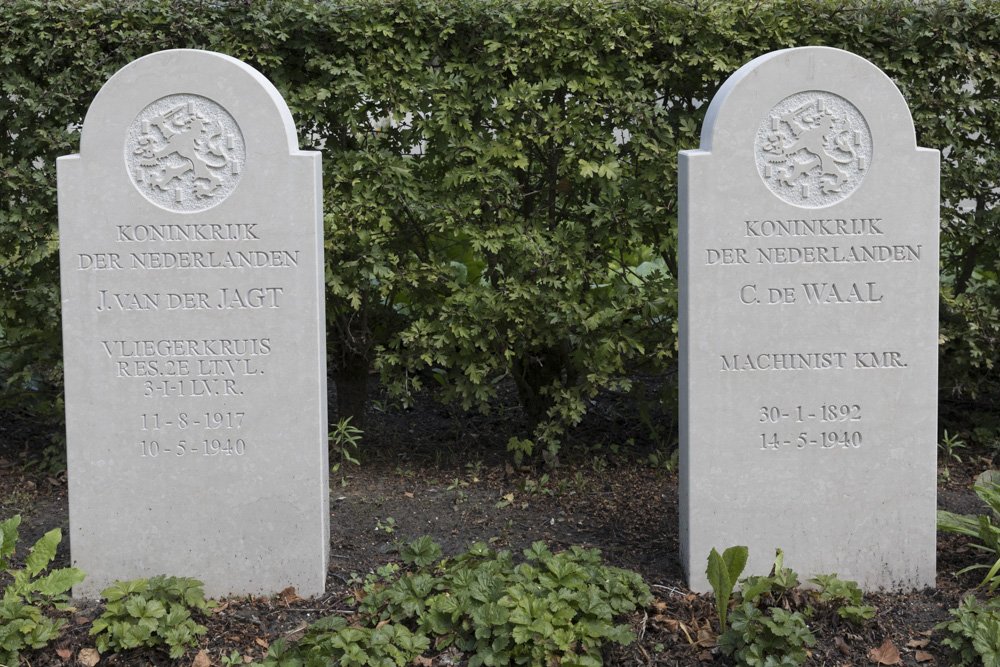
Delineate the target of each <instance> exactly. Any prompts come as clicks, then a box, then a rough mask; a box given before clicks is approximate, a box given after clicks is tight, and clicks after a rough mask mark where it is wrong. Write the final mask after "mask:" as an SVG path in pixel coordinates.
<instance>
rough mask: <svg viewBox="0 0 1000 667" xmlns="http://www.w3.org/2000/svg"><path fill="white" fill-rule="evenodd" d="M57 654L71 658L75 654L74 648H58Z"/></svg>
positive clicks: (64, 658) (64, 657)
mask: <svg viewBox="0 0 1000 667" xmlns="http://www.w3.org/2000/svg"><path fill="white" fill-rule="evenodd" d="M56 654H58V656H59V657H60V658H62V659H63V660H69V659H70V657H72V655H73V649H71V648H57V649H56Z"/></svg>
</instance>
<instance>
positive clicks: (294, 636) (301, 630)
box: [285, 621, 309, 642]
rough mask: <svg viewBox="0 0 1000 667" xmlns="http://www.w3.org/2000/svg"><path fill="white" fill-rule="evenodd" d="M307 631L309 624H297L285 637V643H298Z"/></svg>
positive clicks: (303, 622)
mask: <svg viewBox="0 0 1000 667" xmlns="http://www.w3.org/2000/svg"><path fill="white" fill-rule="evenodd" d="M308 629H309V624H308V623H306V622H305V621H302V622H301V623H299V625H298V627H296V628H295V629H294V630H292V631H291V632H289V633H287V634H286V635H285V641H290V642H297V641H299V640H300V639H302V636H303V635H304V634H305V633H306V630H308Z"/></svg>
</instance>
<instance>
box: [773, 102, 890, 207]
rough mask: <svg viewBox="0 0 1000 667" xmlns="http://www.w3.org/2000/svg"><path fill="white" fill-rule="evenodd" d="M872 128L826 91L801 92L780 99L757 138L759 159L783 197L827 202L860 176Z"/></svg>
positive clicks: (844, 192) (852, 186)
mask: <svg viewBox="0 0 1000 667" xmlns="http://www.w3.org/2000/svg"><path fill="white" fill-rule="evenodd" d="M870 157H871V133H870V130H869V128H868V125H867V123H866V122H865V120H864V118H863V117H862V116H861V114H860V112H858V110H857V109H856V108H855V107H854V106H853V105H852V104H851V103H850V102H848V101H847V100H845V99H843V98H841V97H839V96H836V95H833V94H830V93H820V92H812V93H799V94H797V95H794V96H792V97H790V98H786V99H785V100H783V101H782V102H781V103H780V104H778V105H777V106H776V107H775V108H774V109H773V110H772V111H771V113H770V114H769V116H768V117H767V118H766V119H765V121H764V123H763V125H762V126H761V130H760V132H759V133H758V139H757V162H758V165H759V166H760V167H761V175H762V176H763V177H764V180H765V181H766V182H767V185H768V187H769V188H770V189H771V190H772V191H773V192H775V194H778V195H779V196H780V197H781V198H782V199H785V200H786V201H789V202H791V203H796V204H800V205H804V206H817V205H819V206H825V205H827V204H830V203H833V202H834V201H837V200H839V199H843V198H844V197H846V196H847V195H849V194H850V192H851V191H853V190H854V189H855V188H856V187H857V185H858V184H859V183H860V182H861V180H862V179H863V178H864V174H865V172H866V170H867V165H868V163H869V161H870Z"/></svg>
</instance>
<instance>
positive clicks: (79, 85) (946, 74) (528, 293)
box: [0, 0, 1000, 449]
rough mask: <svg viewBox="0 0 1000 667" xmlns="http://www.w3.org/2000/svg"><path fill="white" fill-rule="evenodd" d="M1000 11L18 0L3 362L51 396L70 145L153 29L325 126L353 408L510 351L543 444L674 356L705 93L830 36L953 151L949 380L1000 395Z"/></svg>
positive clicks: (1, 162) (498, 359)
mask: <svg viewBox="0 0 1000 667" xmlns="http://www.w3.org/2000/svg"><path fill="white" fill-rule="evenodd" d="M998 31H1000V3H998V2H991V1H987V2H971V1H970V2H959V1H943V2H934V3H919V4H918V3H911V2H875V3H872V2H868V1H867V0H825V1H822V0H820V1H812V0H810V1H804V0H790V1H788V2H770V1H761V2H756V3H747V2H711V1H706V2H695V1H688V2H685V1H682V0H623V1H622V2H615V3H604V2H593V0H525V1H523V2H505V1H500V0H469V1H465V0H453V1H451V0H444V1H439V2H425V1H421V0H393V1H391V2H372V1H362V2H351V3H347V2H341V3H334V2H317V1H311V0H282V1H281V2H278V1H271V0H216V1H210V0H174V1H173V2H170V3H164V2H152V1H142V0H96V1H70V0H51V1H48V0H6V1H5V2H4V6H3V11H2V12H0V64H2V73H0V80H2V86H3V93H2V95H0V173H2V178H0V201H2V202H3V206H2V207H0V389H3V391H4V397H5V398H6V399H7V400H8V401H16V400H21V399H30V400H31V401H33V407H34V408H35V409H51V410H53V412H55V413H57V414H58V413H59V412H60V407H61V406H60V402H59V395H60V358H61V338H60V327H59V284H58V281H59V278H58V261H57V253H58V231H57V212H56V186H55V159H56V157H58V156H60V155H66V154H71V153H75V152H77V150H78V146H79V128H80V124H81V122H82V120H83V117H84V115H85V113H86V111H87V108H88V106H89V104H90V102H91V100H92V99H93V97H94V95H95V94H96V92H97V91H98V89H99V88H100V86H101V85H102V84H103V83H104V82H105V81H107V79H108V78H110V77H111V75H113V74H114V73H115V72H116V71H117V70H118V69H120V68H121V67H123V66H124V65H125V64H127V63H128V62H130V61H131V60H133V59H135V58H138V57H140V56H142V55H145V54H147V53H151V52H153V51H157V50H162V49H169V48H197V49H210V50H214V51H219V52H222V53H227V54H229V55H232V56H234V57H236V58H239V59H241V60H243V61H245V62H247V63H248V64H250V65H252V66H253V67H255V68H257V69H259V70H260V71H261V72H262V73H263V74H264V75H265V76H267V77H268V78H269V79H270V80H271V81H272V82H274V84H275V85H276V86H277V88H278V89H279V90H280V92H281V93H282V95H283V96H284V97H285V99H286V101H287V102H288V104H289V107H290V108H291V110H292V113H293V115H294V117H295V119H296V122H297V125H298V128H299V136H300V141H301V143H302V145H303V148H314V149H317V150H322V151H323V153H324V157H323V168H324V187H325V192H324V200H325V212H326V253H327V255H326V257H327V267H326V279H327V287H328V313H327V317H328V325H329V326H328V330H329V336H330V353H331V359H330V361H331V368H332V370H333V372H334V375H335V378H336V380H337V382H338V389H340V392H339V393H340V395H341V406H340V407H341V410H342V412H344V413H347V414H350V413H352V412H354V413H356V412H357V408H358V406H359V405H361V404H363V401H364V393H363V391H361V390H360V386H361V382H362V380H363V378H364V377H366V376H367V372H368V369H369V366H370V365H371V364H374V365H375V367H376V368H378V369H379V370H380V371H381V372H382V374H383V379H384V380H385V381H386V383H387V384H388V385H389V386H390V387H391V388H392V389H393V390H395V391H396V392H397V393H399V394H401V395H403V396H405V395H406V394H407V392H408V391H411V390H412V389H414V388H416V387H419V386H420V385H421V383H423V382H426V381H427V379H428V378H435V379H437V380H438V381H439V382H440V384H441V387H442V389H443V392H444V396H445V398H447V399H449V400H454V401H457V402H459V403H460V404H461V405H463V406H465V407H470V408H471V407H478V408H484V407H486V406H487V405H488V404H489V402H490V400H491V399H492V397H493V396H494V395H495V391H496V383H495V381H496V380H497V379H498V378H502V377H504V376H511V377H513V378H514V380H515V382H516V384H517V386H518V391H519V394H520V396H521V399H522V402H523V403H524V404H525V406H526V407H527V408H528V409H527V413H528V416H529V418H530V420H531V423H532V425H533V427H534V436H533V437H534V440H535V442H536V443H541V444H547V445H550V446H552V445H553V444H554V443H556V442H557V441H558V439H559V437H560V432H561V431H562V429H563V428H564V427H565V426H566V425H567V424H572V423H574V422H575V421H577V420H578V419H579V418H580V417H581V415H582V414H583V413H584V412H585V410H586V407H587V405H588V402H589V401H588V399H590V398H592V397H593V396H594V395H595V394H596V393H597V392H598V391H601V390H604V389H615V390H622V391H627V390H629V389H630V380H629V378H630V377H636V376H637V374H638V375H639V376H642V375H643V374H646V375H653V376H657V375H662V374H664V373H668V372H669V371H670V368H671V365H672V359H673V355H674V350H675V343H676V333H675V329H674V318H675V315H676V279H675V276H676V270H675V266H676V262H675V239H676V220H677V195H676V164H677V151H679V150H684V149H689V148H693V147H696V146H697V144H698V139H699V132H700V128H701V122H702V118H703V116H704V113H705V110H706V108H707V102H708V101H709V100H710V99H711V97H712V96H713V95H714V94H715V92H716V91H717V90H718V88H719V86H720V85H721V84H722V82H723V81H724V80H725V79H726V78H727V77H728V76H729V75H730V74H731V73H732V72H734V71H735V70H736V69H737V68H738V67H740V66H741V65H743V64H744V63H746V62H748V61H749V60H751V59H753V58H754V57H756V56H758V55H760V54H762V53H765V52H768V51H771V50H774V49H780V48H785V47H792V46H802V45H813V44H818V45H826V46H833V47H838V48H842V49H847V50H850V51H853V52H855V53H857V54H859V55H861V56H863V57H865V58H867V59H869V60H870V61H872V62H873V63H875V64H876V65H878V66H879V67H881V68H882V69H883V70H884V71H885V72H886V73H887V74H888V75H889V76H890V77H892V78H893V80H894V81H895V82H896V83H897V85H898V86H899V87H900V89H901V90H902V92H903V94H904V96H905V97H906V99H907V101H908V102H909V104H910V107H911V110H912V113H913V118H914V121H915V123H916V127H917V135H918V136H917V141H918V144H919V145H921V146H928V147H932V148H938V149H941V150H942V151H943V154H942V183H941V186H942V187H941V190H942V204H941V229H942V292H941V302H942V335H941V341H942V345H941V359H942V368H941V374H940V376H941V384H942V396H952V397H955V398H956V399H958V400H974V401H977V404H976V405H978V406H979V407H983V406H989V405H995V403H996V402H997V401H996V399H997V396H998V395H1000V390H998V388H997V383H996V380H995V379H993V377H992V375H994V374H993V373H991V371H992V369H993V366H994V364H995V363H996V361H997V358H998V355H1000V345H998V344H997V339H998V336H1000V288H998V285H997V271H998V264H1000V234H998V233H997V231H998V230H997V208H996V203H997V197H998V193H997V191H996V175H997V174H1000V164H998V163H1000V156H998V150H997V146H996V140H997V138H998V137H1000V128H998V127H997V125H998V124H1000V108H998V107H1000V63H998V54H1000V35H998ZM98 187H99V185H98ZM355 423H356V422H355ZM521 446H522V448H523V449H530V447H531V444H530V443H529V444H527V445H524V444H523V442H522V444H521Z"/></svg>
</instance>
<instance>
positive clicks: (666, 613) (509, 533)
mask: <svg viewBox="0 0 1000 667" xmlns="http://www.w3.org/2000/svg"><path fill="white" fill-rule="evenodd" d="M376 392H377V390H376ZM376 398H378V399H380V400H377V401H375V402H374V403H373V405H374V406H375V407H376V408H378V409H373V410H371V411H370V413H369V414H368V415H367V424H366V427H367V428H366V434H365V435H366V440H365V442H364V444H363V445H362V456H361V461H362V462H361V465H360V466H355V465H353V464H350V463H348V464H346V466H345V467H344V468H343V472H344V475H343V480H342V479H341V475H340V473H339V472H338V473H335V474H334V475H333V477H332V478H331V486H332V496H331V515H332V516H331V527H332V544H331V554H332V558H331V565H330V569H329V575H328V580H327V593H326V594H325V595H324V596H322V597H321V598H319V599H314V600H299V599H289V598H290V597H291V598H293V597H294V596H286V597H285V598H282V597H281V596H278V597H275V598H273V599H265V598H240V599H236V598H233V599H229V600H222V601H220V602H221V603H222V604H221V606H220V608H219V609H217V610H216V611H215V612H214V613H212V614H211V616H210V617H209V618H207V619H201V622H202V623H204V624H205V625H206V626H207V627H208V633H207V634H206V635H205V636H204V637H203V638H202V640H201V642H200V644H199V646H197V647H194V648H192V649H190V650H189V651H188V652H187V653H186V654H185V656H184V657H183V658H181V659H179V660H176V661H173V660H170V659H169V658H168V657H167V655H166V653H164V652H160V651H157V650H135V651H131V652H125V653H121V654H106V655H104V656H102V658H101V661H100V663H99V664H101V665H192V664H198V663H196V662H195V661H196V658H198V654H199V652H204V654H203V656H202V658H200V659H199V662H200V665H199V667H201V665H205V664H216V665H219V664H222V663H221V660H222V657H223V656H229V655H230V654H231V653H232V651H234V650H236V651H238V652H239V653H240V655H241V656H243V658H244V660H247V661H249V660H250V659H253V660H261V659H262V658H263V656H264V654H265V653H266V649H267V646H268V644H269V643H270V642H272V641H274V640H275V639H276V638H279V637H286V636H291V638H293V639H294V638H296V636H297V635H296V632H297V631H298V630H300V629H301V628H302V627H303V623H309V622H312V621H314V620H316V619H317V618H320V617H323V616H326V615H329V614H332V613H350V611H351V607H350V605H349V602H348V601H349V598H350V597H351V595H352V592H351V585H350V584H349V582H350V581H351V575H352V574H353V573H357V574H360V575H364V574H366V573H370V572H373V571H374V570H375V569H376V568H377V567H379V566H381V565H384V564H386V563H387V562H390V561H398V554H397V553H396V546H397V545H398V544H399V543H400V541H401V540H404V539H406V538H416V537H419V536H422V535H430V536H431V537H432V538H433V539H434V540H435V541H436V542H438V543H439V544H441V545H442V547H443V548H444V552H445V554H446V555H454V554H457V553H459V552H461V551H464V550H465V548H466V547H467V546H468V545H470V544H472V543H473V542H479V541H488V542H489V543H490V545H491V546H492V547H493V548H497V549H499V548H504V549H511V550H514V551H515V553H519V552H520V550H522V549H524V548H525V547H528V546H530V545H531V543H532V542H534V541H536V540H542V541H544V542H546V543H547V544H548V545H549V548H550V549H551V550H553V551H558V550H561V549H564V548H567V547H570V546H571V545H580V546H584V547H596V548H598V549H600V550H601V552H602V553H603V556H604V559H605V562H606V563H607V564H609V565H613V566H616V567H622V568H628V569H631V570H635V571H637V572H639V573H640V574H641V575H642V576H643V578H644V579H645V581H646V583H647V584H648V585H649V586H650V589H651V592H652V593H653V595H654V597H655V598H656V601H655V603H654V604H653V605H651V606H649V607H648V608H647V609H645V610H641V611H639V612H638V613H636V614H634V615H633V616H632V618H630V619H628V621H629V622H631V623H632V624H633V625H634V627H635V630H636V633H637V635H638V641H636V642H634V643H633V644H631V645H630V646H627V647H619V646H617V645H616V646H612V647H610V648H608V649H607V650H606V651H605V664H609V665H697V664H704V665H731V664H732V661H731V660H730V659H729V658H727V657H725V656H723V655H721V654H720V652H719V651H718V650H717V649H714V648H713V642H712V640H711V634H706V631H710V630H712V629H717V619H716V618H715V611H714V604H713V602H712V601H711V600H710V599H709V597H708V596H697V595H694V594H692V593H691V592H690V591H688V590H687V589H686V588H685V586H684V577H683V572H682V570H681V565H680V561H679V557H678V544H677V474H676V471H675V470H672V469H671V467H670V465H669V464H665V463H664V461H665V460H666V459H667V457H666V456H665V454H666V451H667V449H668V448H667V447H666V446H665V445H664V444H663V443H659V442H657V441H656V440H655V439H652V438H651V434H650V429H649V428H648V427H646V426H643V425H642V424H641V421H640V419H638V417H637V415H636V414H635V410H634V406H632V405H631V404H630V403H627V402H624V401H621V400H619V399H616V398H615V397H612V396H607V397H602V398H601V400H599V401H598V402H597V403H596V404H595V405H594V406H593V409H592V410H591V411H590V413H589V414H588V415H587V417H586V419H585V420H584V422H583V423H582V424H581V425H580V426H579V427H578V428H577V429H575V430H574V432H573V433H572V434H571V437H570V438H569V443H568V444H567V445H566V446H565V447H564V448H563V450H562V451H561V452H560V460H559V462H558V465H557V466H556V467H554V468H553V467H548V468H543V467H542V466H540V465H539V466H536V467H530V466H529V467H515V466H514V465H513V463H512V459H511V457H510V455H509V454H508V453H507V452H506V451H505V450H506V446H505V445H506V442H507V439H508V438H509V437H510V436H511V435H517V434H521V435H523V433H520V432H521V431H523V429H524V424H523V423H522V421H521V414H520V411H519V409H518V408H517V407H516V401H515V400H514V398H513V395H512V392H508V393H507V395H505V396H504V397H503V398H502V400H501V401H499V402H498V403H497V404H496V405H495V406H494V409H493V410H492V412H491V414H490V415H481V414H469V413H465V412H462V411H461V410H458V409H456V408H453V407H449V406H446V405H442V404H440V403H438V402H436V401H434V400H433V397H432V396H429V395H427V396H423V397H421V399H420V400H419V401H418V404H417V405H416V406H415V407H413V408H411V409H407V410H404V409H401V408H399V407H398V406H396V405H394V404H393V403H392V402H391V401H389V400H388V399H387V398H386V397H384V396H378V395H377V396H376ZM654 423H655V425H656V426H658V427H659V428H660V429H661V430H662V431H664V432H669V423H668V422H667V418H666V417H665V416H662V415H661V416H660V417H659V419H658V421H657V420H654ZM51 438H52V433H51V427H49V426H47V425H46V424H44V423H41V422H38V421H35V420H34V419H32V418H31V417H30V416H27V415H23V414H18V413H10V412H8V413H0V520H3V519H6V518H8V517H10V516H13V515H15V514H20V515H22V525H21V540H20V543H19V544H20V547H21V548H20V549H19V552H18V554H17V555H18V556H19V557H20V558H23V557H24V553H23V552H24V551H25V550H26V549H25V547H26V546H27V545H31V544H34V541H35V540H37V539H38V538H39V537H41V535H43V534H44V533H45V532H46V531H48V530H51V529H52V528H57V527H61V528H62V530H63V534H64V535H67V534H68V532H69V531H68V503H67V494H66V476H65V473H57V474H53V473H50V472H45V471H42V470H40V469H39V467H38V466H37V460H36V457H37V455H38V453H39V452H40V451H41V450H42V449H43V448H44V447H45V445H47V444H49V443H50V442H51ZM962 454H963V462H962V463H956V462H952V465H951V466H950V470H949V475H948V477H947V479H945V478H943V477H942V480H941V482H940V484H939V488H938V506H939V508H941V509H948V510H951V511H955V512H961V513H979V512H980V511H982V504H981V503H980V502H979V500H978V498H976V496H975V495H974V494H973V493H972V491H971V490H970V486H971V485H972V483H973V481H974V480H975V477H976V475H977V474H978V473H980V472H981V471H982V470H984V469H987V468H989V467H991V466H992V462H991V461H990V460H988V459H985V458H983V457H981V456H975V455H970V454H969V453H968V450H962ZM342 481H343V484H342V483H341V482H342ZM109 549H113V545H109ZM977 558H978V559H980V560H979V561H977ZM983 559H984V556H982V552H979V551H978V550H976V549H974V548H972V547H971V544H970V541H969V540H968V539H966V538H964V537H961V536H955V535H950V534H944V533H941V534H939V536H938V577H937V586H936V588H934V589H927V590H924V591H918V592H915V593H910V594H893V595H887V594H867V595H866V596H865V604H868V605H873V606H874V607H875V608H876V610H877V612H876V616H875V618H873V619H872V620H870V621H868V622H867V623H865V624H864V625H862V626H860V627H855V626H852V625H851V624H849V623H847V622H845V621H842V620H841V619H839V617H836V616H833V615H830V614H826V615H817V617H815V618H813V619H811V620H810V626H811V628H812V629H813V632H814V634H815V635H816V637H817V639H818V643H817V645H816V646H815V647H813V648H812V649H811V655H810V658H809V660H808V662H807V664H808V665H841V666H847V665H872V664H876V662H875V660H874V659H873V658H872V657H871V656H870V653H871V651H872V649H875V648H878V647H880V646H882V645H883V643H884V642H885V640H887V639H888V640H889V641H891V642H892V644H893V645H894V646H895V647H896V648H897V649H898V651H899V654H900V659H901V662H900V663H898V664H903V665H924V666H926V665H946V664H948V662H949V654H948V649H947V648H946V647H943V646H942V645H941V640H942V639H943V636H942V635H941V633H940V632H932V629H933V628H934V626H935V625H936V624H938V623H940V622H941V621H943V620H946V619H947V618H949V615H948V609H950V608H954V607H956V606H957V605H958V603H959V601H960V600H961V599H962V598H963V597H965V596H966V595H967V594H968V593H969V592H970V591H971V589H973V588H974V587H975V585H976V584H977V583H978V578H977V576H976V574H975V573H970V574H966V575H964V576H956V575H955V574H954V573H955V572H957V571H958V570H960V569H962V568H964V567H966V566H968V565H971V564H974V563H976V562H981V561H983ZM68 565H69V544H68V540H67V539H66V538H64V540H63V543H62V544H61V545H60V548H59V552H58V554H57V557H56V563H55V566H58V567H65V566H68ZM167 574H176V575H179V576H183V575H184V574H185V573H181V572H175V573H167ZM3 585H4V580H3V579H2V577H0V587H2V586H3ZM101 612H102V609H101V608H100V606H99V605H97V604H95V603H84V602H82V601H77V608H76V611H75V612H71V613H68V614H67V618H68V623H67V625H66V626H65V627H64V629H63V634H62V637H61V638H60V639H58V640H56V641H55V642H53V643H52V644H51V645H50V646H48V647H47V648H45V649H40V650H37V651H29V652H26V653H25V654H24V655H23V660H25V662H26V663H27V664H29V665H32V666H37V667H44V666H50V665H75V664H80V663H79V660H80V659H81V658H84V659H86V656H87V654H88V653H89V652H88V651H87V649H93V647H94V641H93V638H92V637H90V636H89V634H88V633H89V631H90V628H91V623H92V621H93V620H94V619H95V618H96V617H97V616H99V615H100V613H101ZM206 656H207V658H208V659H209V661H210V662H208V663H206V662H204V657H206ZM427 657H428V658H431V662H426V663H423V664H428V665H431V664H433V665H437V664H441V665H444V664H464V663H463V662H461V660H459V662H458V663H455V662H453V660H452V658H453V657H454V656H451V657H447V656H434V655H428V656H427Z"/></svg>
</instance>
